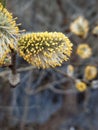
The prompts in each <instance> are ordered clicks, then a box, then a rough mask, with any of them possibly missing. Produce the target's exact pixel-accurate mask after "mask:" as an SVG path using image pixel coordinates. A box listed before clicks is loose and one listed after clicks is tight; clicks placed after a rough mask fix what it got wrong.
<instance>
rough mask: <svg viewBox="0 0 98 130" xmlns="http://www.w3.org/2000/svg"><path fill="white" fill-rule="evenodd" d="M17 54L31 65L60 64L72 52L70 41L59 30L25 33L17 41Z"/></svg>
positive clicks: (46, 66)
mask: <svg viewBox="0 0 98 130" xmlns="http://www.w3.org/2000/svg"><path fill="white" fill-rule="evenodd" d="M18 50H19V54H20V55H21V56H22V57H23V58H24V59H25V60H26V61H27V62H29V63H31V64H32V65H33V66H36V67H38V68H49V67H55V66H61V64H62V62H63V61H67V60H68V59H69V57H70V55H71V52H72V43H71V42H70V40H69V39H68V38H67V37H66V36H65V35H64V34H63V33H60V32H38V33H27V34H24V35H22V36H21V37H20V39H19V41H18Z"/></svg>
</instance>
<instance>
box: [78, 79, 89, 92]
mask: <svg viewBox="0 0 98 130" xmlns="http://www.w3.org/2000/svg"><path fill="white" fill-rule="evenodd" d="M76 88H77V90H78V91H80V92H84V91H85V90H86V89H87V85H86V84H85V83H84V82H82V81H76Z"/></svg>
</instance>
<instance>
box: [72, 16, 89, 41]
mask: <svg viewBox="0 0 98 130" xmlns="http://www.w3.org/2000/svg"><path fill="white" fill-rule="evenodd" d="M70 31H71V32H72V33H74V34H76V35H78V36H81V37H82V38H86V37H87V34H88V31H89V23H88V21H87V20H86V19H85V18H84V17H83V16H79V17H78V18H77V19H76V20H75V21H73V22H72V23H71V24H70Z"/></svg>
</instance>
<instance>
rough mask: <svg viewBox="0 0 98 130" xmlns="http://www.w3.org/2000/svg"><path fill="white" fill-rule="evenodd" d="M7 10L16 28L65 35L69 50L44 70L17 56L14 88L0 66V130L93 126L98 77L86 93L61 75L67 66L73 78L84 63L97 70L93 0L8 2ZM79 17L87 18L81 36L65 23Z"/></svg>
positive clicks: (97, 116)
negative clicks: (85, 48)
mask: <svg viewBox="0 0 98 130" xmlns="http://www.w3.org/2000/svg"><path fill="white" fill-rule="evenodd" d="M7 9H8V10H9V11H10V12H12V13H13V15H14V17H18V19H17V23H22V25H21V26H20V29H21V30H23V29H25V30H26V31H28V32H44V31H57V32H62V33H64V34H65V35H67V36H68V37H69V39H70V40H71V41H72V43H73V54H72V57H71V59H70V60H69V61H68V62H65V63H63V65H62V66H61V67H57V68H56V69H47V70H42V69H36V68H33V67H32V66H31V65H29V64H28V63H27V62H26V61H24V60H23V59H22V58H21V57H19V56H17V70H18V72H19V73H20V78H21V82H20V83H19V84H18V85H17V86H16V87H15V88H11V87H10V84H9V83H8V80H7V78H8V69H7V68H1V69H0V71H1V73H0V130H97V129H98V89H97V88H98V76H97V77H96V78H95V79H94V81H96V82H95V84H94V85H93V88H91V87H90V86H91V83H92V82H93V81H90V82H89V83H88V84H87V85H88V88H87V89H86V91H84V92H80V91H78V90H77V89H76V87H75V84H74V83H73V81H72V80H71V79H70V78H68V77H67V76H66V73H67V67H68V65H69V64H71V65H73V67H74V69H75V72H74V73H75V74H74V77H76V79H82V78H83V72H84V68H85V66H87V65H90V64H91V65H92V64H93V65H95V66H96V67H97V68H98V37H95V36H93V35H92V29H93V28H94V27H95V26H96V25H98V0H8V1H7ZM79 16H84V17H85V18H86V19H87V20H88V22H89V28H90V29H89V32H88V34H87V37H86V38H81V37H79V36H77V35H75V34H74V33H72V32H71V31H70V24H71V23H72V22H73V21H74V20H75V19H77V18H78V17H79ZM81 43H87V44H88V45H89V46H90V47H91V48H92V53H93V54H92V56H91V57H90V58H88V59H85V60H82V59H81V58H80V57H79V56H77V54H76V48H77V46H78V45H79V44H81Z"/></svg>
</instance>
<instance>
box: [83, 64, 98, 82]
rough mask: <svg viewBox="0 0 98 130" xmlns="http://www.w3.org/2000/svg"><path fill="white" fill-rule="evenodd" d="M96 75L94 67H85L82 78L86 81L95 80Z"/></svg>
mask: <svg viewBox="0 0 98 130" xmlns="http://www.w3.org/2000/svg"><path fill="white" fill-rule="evenodd" d="M97 73H98V72H97V68H96V67H95V66H92V65H88V66H86V68H85V71H84V78H85V79H86V80H92V79H94V78H96V76H97Z"/></svg>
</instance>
